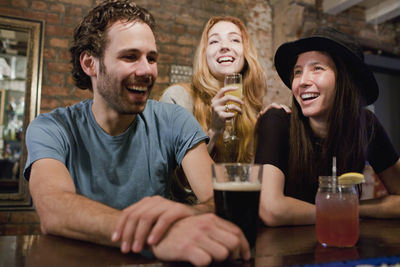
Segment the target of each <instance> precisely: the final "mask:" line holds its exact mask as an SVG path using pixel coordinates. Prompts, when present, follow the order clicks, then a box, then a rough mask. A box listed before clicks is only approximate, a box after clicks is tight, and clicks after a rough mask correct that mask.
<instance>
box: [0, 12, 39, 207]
mask: <svg viewBox="0 0 400 267" xmlns="http://www.w3.org/2000/svg"><path fill="white" fill-rule="evenodd" d="M43 36H44V22H43V21H39V20H32V19H24V18H17V17H9V16H3V15H0V209H1V210H17V209H31V208H32V200H31V198H30V195H29V190H28V183H27V182H26V181H25V179H24V178H23V175H22V170H23V167H24V164H25V161H26V158H27V151H26V147H25V140H24V135H25V134H24V133H25V130H26V128H27V126H28V124H29V123H30V122H31V121H32V120H33V118H35V117H36V116H37V115H38V113H39V110H40V91H41V90H40V89H41V82H42V63H43Z"/></svg>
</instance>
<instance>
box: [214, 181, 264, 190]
mask: <svg viewBox="0 0 400 267" xmlns="http://www.w3.org/2000/svg"><path fill="white" fill-rule="evenodd" d="M213 186H214V190H221V191H222V190H225V191H260V190H261V184H260V183H248V182H244V183H242V182H226V183H218V182H215V181H214V182H213Z"/></svg>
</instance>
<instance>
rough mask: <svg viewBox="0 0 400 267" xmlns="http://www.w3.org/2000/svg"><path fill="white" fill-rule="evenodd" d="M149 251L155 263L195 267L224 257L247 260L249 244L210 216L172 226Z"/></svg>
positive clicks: (233, 227)
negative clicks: (183, 264)
mask: <svg viewBox="0 0 400 267" xmlns="http://www.w3.org/2000/svg"><path fill="white" fill-rule="evenodd" d="M152 250H153V253H154V255H155V256H156V257H157V258H158V259H161V260H165V261H188V262H190V263H192V264H194V265H197V266H199V265H201V266H204V265H208V264H210V263H211V262H212V261H223V260H225V259H227V258H228V257H229V258H231V259H237V258H242V259H244V260H249V259H250V258H251V253H250V247H249V243H248V242H247V240H246V238H245V236H244V235H243V233H242V231H241V230H240V228H239V227H237V226H236V225H234V224H232V223H231V222H228V221H226V220H223V219H221V218H219V217H218V216H216V215H215V214H213V213H207V214H202V215H197V216H191V217H187V218H184V219H182V220H180V221H178V222H176V223H175V224H174V225H173V226H172V227H171V228H170V230H169V231H168V233H167V234H166V235H165V236H164V238H163V239H162V240H161V241H160V242H159V243H158V244H156V245H153V246H152Z"/></svg>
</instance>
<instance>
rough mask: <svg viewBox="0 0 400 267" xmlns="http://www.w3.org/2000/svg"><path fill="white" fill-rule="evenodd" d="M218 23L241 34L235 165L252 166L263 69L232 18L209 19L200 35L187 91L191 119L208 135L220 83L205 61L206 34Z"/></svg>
mask: <svg viewBox="0 0 400 267" xmlns="http://www.w3.org/2000/svg"><path fill="white" fill-rule="evenodd" d="M221 21H228V22H231V23H233V24H235V25H236V26H237V27H238V28H239V29H240V31H241V34H242V40H243V54H244V58H245V66H244V67H243V70H242V72H241V73H242V75H243V101H244V105H242V114H241V116H239V117H238V118H237V120H236V129H237V132H238V136H239V137H240V144H239V155H238V159H237V161H240V162H251V161H252V160H253V158H254V150H253V145H252V142H253V140H254V139H253V138H254V126H255V124H256V121H257V114H258V112H259V111H260V110H261V108H262V100H263V97H264V95H265V92H266V89H267V85H266V76H265V72H264V70H263V68H262V66H261V65H260V64H259V62H258V60H257V51H256V49H255V48H254V45H253V43H252V41H251V38H250V36H249V34H248V32H247V30H246V27H245V26H244V24H243V22H242V21H241V20H239V19H238V18H235V17H229V16H227V17H212V18H211V19H210V20H209V21H208V22H207V24H206V26H205V28H204V30H203V33H202V35H201V40H200V44H199V46H198V48H197V51H196V56H195V58H194V64H193V69H194V70H193V71H194V74H193V79H192V84H191V86H190V89H189V91H190V92H191V94H192V96H193V99H194V115H195V117H196V118H197V120H198V121H199V123H200V125H201V126H202V128H203V129H204V130H205V131H206V132H207V131H208V129H209V127H210V123H211V112H212V108H211V99H212V98H213V97H214V96H215V95H216V94H217V92H218V91H219V89H220V83H219V81H218V80H217V79H216V78H215V77H214V76H213V75H212V74H211V72H210V69H209V67H208V64H207V60H206V49H207V45H208V32H209V31H210V29H211V28H212V27H213V26H214V25H215V24H217V23H218V22H221ZM221 146H222V142H221V140H220V141H219V142H217V144H216V149H217V153H221V151H223V149H222V147H221Z"/></svg>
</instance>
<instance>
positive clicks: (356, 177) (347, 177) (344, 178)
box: [338, 172, 365, 185]
mask: <svg viewBox="0 0 400 267" xmlns="http://www.w3.org/2000/svg"><path fill="white" fill-rule="evenodd" d="M338 182H339V184H341V185H350V184H361V183H364V182H365V179H364V175H363V174H362V173H358V172H346V173H343V174H342V175H340V176H339V178H338Z"/></svg>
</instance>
